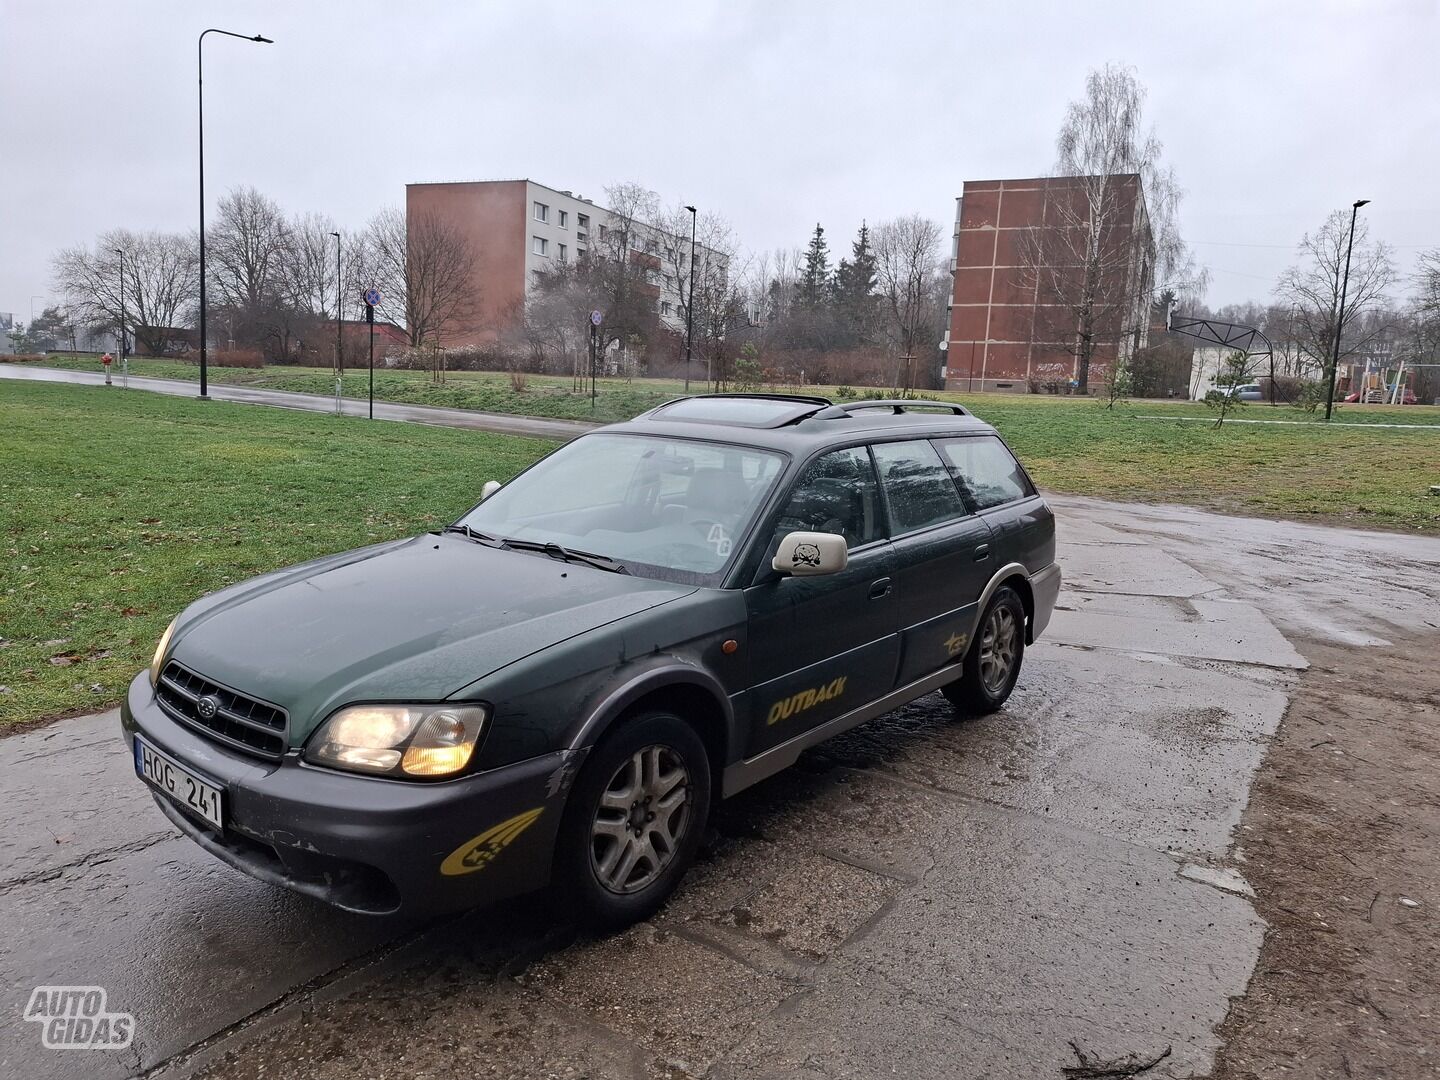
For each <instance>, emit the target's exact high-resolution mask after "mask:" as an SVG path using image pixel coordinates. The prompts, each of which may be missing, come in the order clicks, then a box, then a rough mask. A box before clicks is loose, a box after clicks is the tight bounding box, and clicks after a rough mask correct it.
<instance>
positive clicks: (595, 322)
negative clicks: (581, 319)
mask: <svg viewBox="0 0 1440 1080" xmlns="http://www.w3.org/2000/svg"><path fill="white" fill-rule="evenodd" d="M604 319H605V315H604V314H603V313H602V312H599V311H592V312H590V325H591V326H599V325H600V324H601V322H603V321H604Z"/></svg>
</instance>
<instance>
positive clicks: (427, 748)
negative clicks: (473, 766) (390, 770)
mask: <svg viewBox="0 0 1440 1080" xmlns="http://www.w3.org/2000/svg"><path fill="white" fill-rule="evenodd" d="M479 736H480V725H479V724H475V725H467V724H466V723H465V720H464V719H463V718H462V717H460V716H458V715H456V714H455V713H453V712H439V713H432V714H431V715H430V716H428V717H427V718H426V719H425V722H424V723H423V724H421V725H420V727H419V729H418V730H417V731H416V732H415V737H414V738H413V739H411V740H410V745H409V746H408V747H407V748H406V749H405V759H404V760H403V761H402V762H401V763H400V768H401V769H403V770H404V771H405V772H407V773H409V774H410V775H411V776H448V775H449V774H450V773H453V772H458V771H459V770H460V769H463V768H464V767H465V766H466V765H467V764H468V763H469V761H470V755H471V754H472V753H473V752H474V750H475V740H476V739H477V738H479Z"/></svg>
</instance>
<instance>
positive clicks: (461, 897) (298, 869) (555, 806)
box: [120, 671, 582, 915]
mask: <svg viewBox="0 0 1440 1080" xmlns="http://www.w3.org/2000/svg"><path fill="white" fill-rule="evenodd" d="M120 722H121V725H122V727H123V729H124V734H125V743H126V745H127V746H129V747H130V750H131V752H132V754H133V752H134V748H135V745H134V744H135V736H136V734H137V733H138V734H139V735H140V736H141V737H142V738H143V739H145V741H146V742H147V743H149V744H150V745H151V746H153V747H155V748H156V749H157V750H159V751H161V752H162V753H165V754H168V755H169V756H170V757H172V758H174V759H175V760H176V761H177V762H179V763H180V764H181V765H183V766H184V767H185V768H187V769H190V770H191V771H193V772H194V773H196V774H197V775H199V776H200V777H201V778H203V779H205V780H208V781H209V782H211V783H212V784H214V785H215V786H216V787H218V788H220V789H221V791H222V792H223V804H222V805H223V815H224V822H225V827H224V829H223V831H221V830H217V829H216V828H215V827H214V826H213V825H212V824H210V823H209V822H207V821H204V820H202V819H200V818H198V817H196V816H193V815H192V814H191V813H190V812H189V811H188V810H184V809H181V808H180V806H179V804H177V803H175V802H173V801H172V800H171V799H170V798H169V797H168V796H167V795H165V794H164V793H162V792H160V791H159V790H153V789H152V790H153V794H154V796H155V801H156V803H157V804H158V805H159V806H160V809H161V810H162V811H163V812H164V814H165V816H166V817H168V818H169V819H170V821H171V822H172V823H173V824H174V825H175V826H176V828H178V829H179V830H180V831H181V832H183V833H184V834H185V835H186V836H188V837H190V839H192V840H194V841H195V842H196V843H197V844H199V845H200V846H201V847H203V848H204V849H205V850H206V851H208V852H210V853H211V854H212V855H214V856H216V857H217V858H219V859H222V860H224V861H225V862H227V863H229V864H230V865H231V866H233V867H235V868H236V869H238V870H242V871H244V872H245V873H247V874H250V875H251V876H253V877H256V878H259V879H261V880H262V881H267V882H270V883H272V884H275V885H282V886H284V887H286V888H289V889H293V890H295V891H297V892H301V893H305V894H307V895H309V896H314V897H316V898H318V899H320V900H324V901H326V902H327V903H331V904H334V905H336V906H337V907H341V908H344V909H346V910H347V911H357V912H363V913H366V914H375V915H382V914H391V913H402V914H405V915H430V914H438V913H442V912H446V911H459V910H463V909H465V908H470V907H474V906H476V905H478V904H481V903H487V902H491V901H495V900H500V899H504V898H505V897H508V896H515V895H518V894H520V893H524V892H529V891H531V890H533V889H538V888H540V887H541V886H543V885H545V884H546V882H547V881H548V880H549V877H550V865H551V854H552V851H553V848H554V842H555V834H556V831H557V829H558V828H559V825H560V816H561V812H562V810H563V809H564V802H565V796H566V794H567V792H568V788H569V782H570V780H571V778H573V776H574V775H575V771H576V769H577V768H578V766H579V763H580V760H579V759H580V756H581V753H582V752H575V751H560V752H557V753H553V754H546V755H543V756H541V757H537V758H531V759H530V760H528V761H522V762H518V763H516V764H513V765H507V766H504V767H502V768H497V769H492V770H489V771H486V772H481V773H476V774H473V775H469V776H463V777H460V778H459V779H456V780H447V781H442V782H439V783H429V784H424V783H410V782H405V781H397V780H385V779H380V778H378V777H368V776H359V775H349V774H346V773H341V772H336V771H334V770H330V769H323V768H317V767H315V766H311V765H307V764H305V763H303V762H302V761H301V760H300V756H299V752H298V751H295V750H292V751H290V752H289V753H288V754H286V756H285V758H284V760H282V761H279V762H272V761H262V760H259V759H257V758H254V757H250V756H248V755H246V754H243V753H239V752H237V751H233V750H229V749H227V748H225V747H222V746H220V745H218V744H217V743H215V742H213V741H212V740H210V739H207V738H205V737H203V736H202V735H200V734H198V733H196V732H195V731H193V730H191V729H190V728H188V727H186V726H185V725H183V724H181V723H179V722H177V721H175V720H172V719H171V718H170V717H169V716H168V715H167V714H166V713H165V712H163V711H162V710H161V708H160V706H159V704H158V703H157V702H156V700H155V694H154V691H153V689H152V688H151V686H150V677H149V674H148V672H143V671H142V672H141V673H140V674H139V675H137V676H136V677H135V679H134V681H133V682H131V684H130V689H129V691H128V693H127V694H126V697H125V702H124V704H123V705H122V706H121V709H120ZM137 782H139V783H144V781H141V780H138V778H137ZM442 866H443V867H444V869H443V870H442Z"/></svg>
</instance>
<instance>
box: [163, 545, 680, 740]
mask: <svg viewBox="0 0 1440 1080" xmlns="http://www.w3.org/2000/svg"><path fill="white" fill-rule="evenodd" d="M694 591H695V588H694V586H690V585H676V584H671V583H669V582H663V581H654V580H651V579H648V578H640V577H631V576H628V575H625V574H615V573H611V572H608V571H605V570H597V569H595V568H593V567H589V566H584V565H580V564H576V563H565V562H561V561H559V560H556V559H552V558H549V557H548V556H544V555H533V554H528V553H522V552H515V551H506V550H501V549H498V548H491V547H486V546H484V545H482V544H477V543H474V542H472V541H470V540H467V539H465V538H463V537H460V536H457V535H454V534H442V535H427V536H420V537H415V538H413V539H410V540H405V541H399V542H396V543H391V544H382V545H379V546H377V547H371V548H363V549H361V550H358V551H351V552H346V553H345V554H343V555H336V556H332V557H330V558H327V559H321V560H318V561H316V562H312V563H306V564H304V565H301V566H295V567H290V568H289V569H286V570H280V571H276V572H275V573H271V574H266V575H264V576H262V577H258V578H254V579H252V580H250V581H246V582H243V583H241V584H239V585H235V586H232V587H231V588H228V589H225V590H223V591H221V592H218V593H215V594H213V595H211V596H208V597H205V598H204V599H202V600H200V601H198V602H196V603H195V604H193V605H192V606H191V607H189V608H187V609H186V610H185V612H184V613H183V614H182V615H181V617H180V619H179V620H178V621H177V623H176V627H175V635H174V637H173V638H172V643H171V646H170V654H169V655H170V658H171V659H174V660H176V661H178V662H179V663H181V664H184V665H185V666H186V667H188V668H191V669H192V670H193V671H195V672H196V673H198V674H200V675H202V676H204V677H205V678H207V679H210V680H212V681H214V682H217V683H220V684H222V685H225V686H228V687H230V688H231V689H233V690H236V691H239V692H241V693H244V694H247V695H250V696H252V697H256V698H259V699H261V700H264V701H268V702H270V703H272V704H274V705H279V706H280V707H281V708H283V709H285V710H286V711H287V712H288V713H289V715H290V742H291V745H292V746H295V745H299V744H300V743H301V742H303V741H304V739H305V738H306V737H307V736H308V735H309V734H310V732H311V731H312V730H314V728H315V726H316V725H317V724H318V723H319V722H320V721H321V720H323V719H324V718H325V717H326V716H327V715H329V714H330V713H331V712H332V711H333V710H334V709H336V708H338V707H339V706H341V705H344V704H347V703H350V702H356V701H422V702H423V701H440V700H443V699H445V698H447V697H449V696H450V695H451V694H454V693H455V692H457V691H458V690H460V689H461V688H463V687H467V686H468V685H469V684H471V683H474V682H475V681H476V680H478V679H483V678H484V677H485V676H486V675H489V674H490V673H492V672H494V671H497V670H499V669H500V668H502V667H505V666H506V665H507V664H511V663H514V662H515V661H517V660H520V659H523V658H524V657H526V656H529V655H531V654H532V653H534V652H537V651H539V650H541V649H544V648H545V647H546V646H549V645H553V644H556V643H558V642H561V641H565V640H567V639H569V638H572V637H574V636H576V635H577V634H583V633H585V632H586V631H588V630H593V629H595V628H596V627H599V626H603V625H605V624H606V623H611V622H614V621H616V620H618V619H624V618H626V617H628V616H631V615H634V614H636V613H638V612H641V611H646V610H648V609H650V608H653V607H655V606H657V605H659V604H664V603H668V602H669V601H671V600H675V599H678V598H679V597H681V596H685V595H687V594H689V593H691V592H694Z"/></svg>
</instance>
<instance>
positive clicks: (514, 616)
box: [121, 394, 1060, 926]
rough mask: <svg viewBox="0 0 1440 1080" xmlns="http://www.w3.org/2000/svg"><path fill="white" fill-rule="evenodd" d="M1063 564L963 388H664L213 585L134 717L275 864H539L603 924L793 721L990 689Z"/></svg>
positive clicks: (434, 881)
mask: <svg viewBox="0 0 1440 1080" xmlns="http://www.w3.org/2000/svg"><path fill="white" fill-rule="evenodd" d="M467 482H468V481H467ZM1059 588H1060V569H1059V567H1058V566H1057V565H1056V563H1055V520H1054V516H1053V515H1052V513H1051V511H1050V507H1049V506H1048V505H1046V503H1045V500H1044V499H1043V498H1041V497H1040V495H1039V494H1038V493H1037V492H1036V490H1035V486H1034V484H1032V483H1031V481H1030V478H1029V476H1028V475H1026V472H1025V470H1024V468H1023V467H1022V466H1021V465H1020V463H1019V462H1018V461H1016V459H1015V457H1014V455H1013V454H1012V453H1011V452H1010V449H1009V448H1008V447H1007V446H1006V445H1005V443H1004V442H1003V441H1002V440H1001V438H1000V437H999V435H998V434H997V433H996V431H995V429H994V428H992V427H991V426H990V425H988V424H986V423H984V422H982V421H980V420H978V419H976V418H975V417H974V416H972V415H970V414H969V413H968V412H967V411H966V410H965V409H963V408H961V407H960V406H958V405H952V404H949V403H941V402H923V401H862V402H856V403H851V404H845V405H834V404H831V403H830V402H829V401H826V400H824V399H823V398H804V397H791V396H781V395H763V394H761V395H744V394H730V395H705V396H699V397H687V398H680V399H677V400H675V401H671V402H668V403H666V404H664V405H661V406H659V407H657V408H655V409H652V410H650V411H649V412H647V413H644V414H643V415H641V416H639V417H637V418H636V419H634V420H631V421H629V422H627V423H623V424H617V425H613V426H610V427H606V428H601V429H599V430H596V431H594V432H590V433H587V434H585V435H583V436H581V437H580V438H578V439H576V440H574V441H572V442H569V443H567V444H565V445H564V446H562V447H560V448H559V449H558V450H556V451H554V452H553V453H551V454H550V455H549V456H547V457H545V458H542V459H541V460H540V461H538V462H536V463H535V464H534V465H532V466H531V467H530V468H529V469H527V470H526V471H524V472H522V473H521V474H520V475H519V476H516V477H515V478H514V479H513V480H510V481H509V482H508V483H505V484H504V485H500V484H498V483H495V482H493V481H491V482H489V483H486V484H485V485H484V488H483V489H482V496H481V501H480V502H479V503H477V504H476V505H475V506H474V507H473V508H471V509H470V510H469V511H468V512H466V513H465V514H464V515H463V516H462V517H461V518H460V519H459V520H458V521H457V522H455V524H453V525H450V526H448V527H446V528H444V529H440V530H437V531H435V532H432V533H426V534H422V535H420V536H415V537H410V538H408V539H402V540H395V541H391V542H388V543H382V544H376V545H373V546H371V547H367V548H362V549H360V550H358V551H351V552H346V553H344V554H339V555H332V556H329V557H327V558H322V559H317V560H315V561H314V562H310V563H306V564H304V565H301V566H294V567H290V568H288V569H284V570H279V571H276V572H274V573H270V574H265V575H262V576H260V577H257V578H254V579H252V580H250V581H245V582H242V583H240V584H237V585H233V586H231V587H229V588H226V589H223V590H221V591H220V592H217V593H214V594H211V595H210V596H207V597H204V598H202V599H200V600H197V601H196V602H195V603H193V604H191V605H190V606H189V607H188V608H186V609H185V611H183V612H182V613H181V614H180V615H179V617H178V618H176V619H175V621H174V622H173V623H172V624H171V625H170V627H169V628H168V629H167V630H166V631H165V634H164V636H163V637H162V638H161V639H160V642H159V644H158V645H157V647H156V649H155V657H154V660H153V662H152V664H151V666H150V668H149V670H148V671H144V672H141V673H140V674H138V675H137V676H136V677H135V679H134V681H133V682H132V683H131V685H130V688H129V692H128V694H127V697H126V700H125V703H124V706H123V708H122V710H121V720H122V727H123V730H124V737H125V739H126V741H127V743H128V745H129V747H130V750H131V753H132V754H133V757H134V766H135V770H136V773H137V774H138V775H139V777H140V778H141V779H142V780H143V781H144V782H145V783H147V784H148V785H149V786H150V787H151V789H152V794H153V795H154V797H155V801H156V803H157V804H158V805H159V808H160V810H161V811H162V812H163V813H164V814H165V816H166V817H167V818H168V819H169V820H170V821H171V823H172V824H173V825H174V826H175V827H176V828H178V829H179V830H180V831H181V832H183V833H184V834H185V835H186V836H188V837H190V838H191V839H192V840H194V841H195V842H196V843H198V844H200V845H201V846H202V847H204V848H205V849H206V850H207V851H209V852H211V853H212V854H213V855H215V856H216V857H218V858H220V859H222V860H224V861H225V862H227V863H229V864H230V865H231V866H234V867H236V868H238V869H240V870H242V871H244V872H246V873H248V874H251V875H253V876H255V877H257V878H261V879H263V880H265V881H268V882H272V883H274V884H277V885H281V886H285V887H287V888H291V889H295V890H297V891H299V892H302V893H306V894H309V895H311V896H314V897H317V898H320V899H322V900H325V901H328V902H330V903H332V904H336V905H338V906H340V907H342V908H345V909H347V910H350V911H357V912H365V913H372V914H388V913H392V912H406V913H417V912H419V913H433V912H439V911H445V910H457V909H462V908H466V907H471V906H474V905H476V904H478V903H481V902H486V901H491V900H496V899H500V898H503V897H506V896H512V895H516V894H520V893H525V892H529V891H532V890H535V889H538V888H540V887H542V886H545V885H546V884H547V883H550V882H554V883H555V884H556V885H557V888H556V889H555V890H554V894H555V895H556V896H557V897H558V898H560V899H561V901H562V902H563V903H565V904H567V905H569V907H570V909H571V910H572V911H573V913H574V914H575V915H576V916H577V917H580V918H583V919H585V920H587V921H590V922H593V923H596V924H600V925H610V926H615V925H621V924H624V923H627V922H631V921H633V920H636V919H642V918H645V917H646V916H648V915H649V914H650V913H652V912H653V911H655V910H656V909H657V908H658V907H659V906H660V904H661V903H663V902H664V900H665V898H666V897H667V896H668V895H669V894H670V892H671V891H672V890H673V889H674V888H675V886H676V885H677V883H678V882H679V880H680V878H681V876H682V875H683V874H684V873H685V870H686V867H687V866H688V865H689V863H690V861H691V859H692V858H693V856H694V854H695V851H696V847H697V845H698V844H699V842H700V839H701V837H702V835H703V833H704V829H705V822H706V820H707V818H708V816H709V814H710V810H711V806H712V804H713V803H714V801H715V800H717V799H720V798H724V797H727V796H730V795H733V794H735V793H736V792H738V791H741V790H743V789H744V788H746V787H748V786H750V785H751V784H754V783H757V782H758V781H760V780H763V779H764V778H766V777H768V776H771V775H773V774H774V773H776V772H778V771H780V770H781V769H784V768H785V767H786V766H788V765H790V764H791V763H793V762H794V761H795V760H796V758H798V757H799V755H800V754H801V752H802V751H804V750H805V749H806V748H807V747H810V746H813V745H814V744H816V743H818V742H820V741H822V740H824V739H826V738H829V737H831V736H833V735H836V734H838V733H840V732H843V731H846V730H848V729H850V728H852V727H855V726H856V725H858V724H861V723H864V722H865V721H867V720H870V719H872V718H874V717H877V716H879V715H881V714H883V713H885V712H888V711H890V710H892V709H894V708H897V707H898V706H900V705H903V704H905V703H906V702H909V701H912V700H914V699H915V698H918V697H920V696H921V695H924V694H928V693H931V692H933V691H936V690H938V691H940V692H941V693H942V694H944V696H945V697H946V698H948V699H949V700H950V701H951V702H952V703H953V704H954V705H955V706H957V707H958V708H960V709H963V710H966V711H970V712H989V711H993V710H995V709H998V708H1000V707H1001V706H1002V705H1003V704H1004V703H1005V701H1006V699H1007V698H1008V697H1009V696H1010V693H1011V691H1012V690H1013V689H1014V687H1015V682H1016V680H1017V678H1018V677H1019V675H1020V669H1021V663H1022V660H1023V658H1024V654H1025V647H1026V646H1027V645H1028V644H1030V643H1031V642H1033V641H1034V640H1035V639H1036V638H1037V637H1038V636H1039V635H1040V634H1041V632H1042V631H1043V630H1044V629H1045V627H1046V625H1047V624H1048V622H1049V621H1050V614H1051V611H1052V609H1053V608H1054V605H1055V598H1056V594H1057V592H1058V590H1059Z"/></svg>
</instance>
